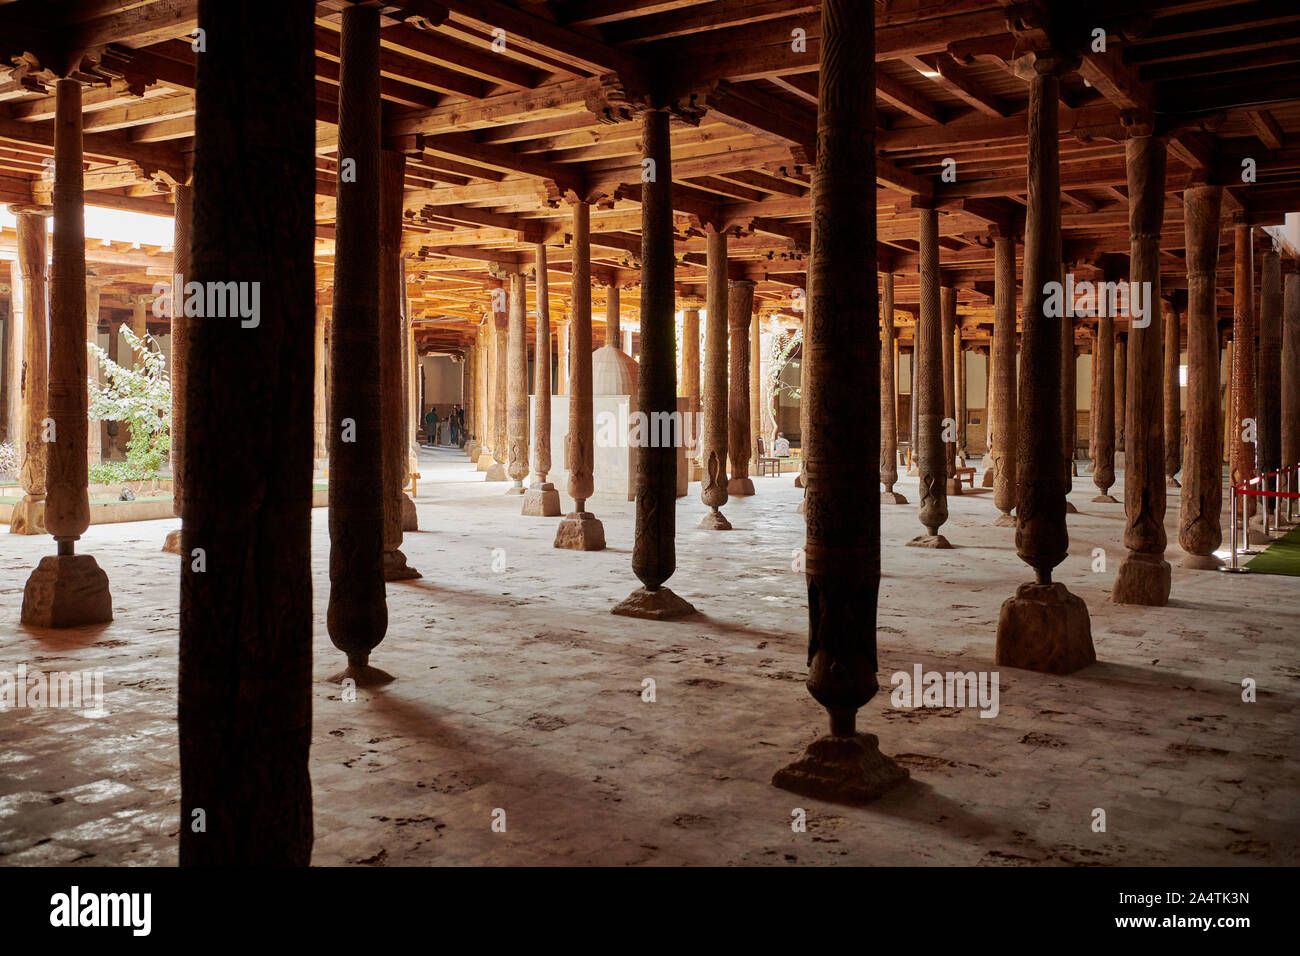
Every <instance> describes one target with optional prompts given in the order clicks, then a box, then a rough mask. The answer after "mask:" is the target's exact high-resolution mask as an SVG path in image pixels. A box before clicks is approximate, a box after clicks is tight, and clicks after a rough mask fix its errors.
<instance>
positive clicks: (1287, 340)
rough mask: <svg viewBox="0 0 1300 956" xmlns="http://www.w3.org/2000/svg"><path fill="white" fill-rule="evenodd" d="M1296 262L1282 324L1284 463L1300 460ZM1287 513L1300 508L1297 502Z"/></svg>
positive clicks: (1296, 487)
mask: <svg viewBox="0 0 1300 956" xmlns="http://www.w3.org/2000/svg"><path fill="white" fill-rule="evenodd" d="M1296 268H1297V264H1296V263H1295V262H1294V261H1290V262H1288V263H1287V273H1286V292H1285V295H1284V301H1283V327H1282V410H1281V414H1280V416H1279V419H1280V421H1281V425H1282V466H1283V467H1284V468H1286V467H1290V466H1291V465H1294V464H1296V463H1300V274H1297V272H1296ZM1288 490H1289V491H1292V492H1300V481H1298V480H1297V478H1296V475H1295V473H1294V472H1293V473H1292V477H1291V486H1290V488H1289V489H1288ZM1285 510H1286V513H1288V514H1290V513H1294V512H1296V511H1300V508H1298V507H1297V503H1296V502H1295V501H1292V502H1290V507H1289V508H1287V509H1285Z"/></svg>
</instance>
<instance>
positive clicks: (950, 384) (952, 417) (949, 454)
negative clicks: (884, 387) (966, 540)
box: [939, 286, 961, 496]
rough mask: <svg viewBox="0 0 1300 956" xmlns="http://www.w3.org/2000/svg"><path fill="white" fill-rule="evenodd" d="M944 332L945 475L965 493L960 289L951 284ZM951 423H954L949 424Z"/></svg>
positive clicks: (956, 491)
mask: <svg viewBox="0 0 1300 956" xmlns="http://www.w3.org/2000/svg"><path fill="white" fill-rule="evenodd" d="M939 305H940V310H941V311H940V315H941V323H940V333H939V336H940V337H939V351H940V353H941V354H940V363H941V371H940V374H942V375H943V421H944V425H943V428H942V429H941V431H942V433H943V434H942V435H941V438H942V441H943V457H944V475H945V476H946V490H947V492H948V494H949V496H954V495H960V494H961V482H960V481H957V381H956V377H957V363H956V362H954V361H953V356H954V353H953V344H952V343H953V336H954V335H955V333H956V328H957V290H956V289H953V288H951V287H949V286H942V287H941V288H940V289H939ZM949 423H951V424H949Z"/></svg>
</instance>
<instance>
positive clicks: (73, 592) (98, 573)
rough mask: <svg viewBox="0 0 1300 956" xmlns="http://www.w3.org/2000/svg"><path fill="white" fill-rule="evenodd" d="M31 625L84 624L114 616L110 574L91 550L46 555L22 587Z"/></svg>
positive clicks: (25, 620)
mask: <svg viewBox="0 0 1300 956" xmlns="http://www.w3.org/2000/svg"><path fill="white" fill-rule="evenodd" d="M21 620H22V622H23V623H24V624H26V625H28V626H29V627H81V626H83V625H86V624H107V623H108V622H109V621H111V620H113V598H112V595H111V594H109V590H108V575H107V574H105V573H104V571H103V569H102V568H101V567H100V566H99V565H98V564H97V563H96V562H95V559H94V558H93V557H92V556H91V555H89V554H61V555H46V556H45V557H43V558H41V562H40V564H38V565H37V566H36V570H35V571H33V572H32V576H31V577H29V578H28V579H27V586H26V587H24V588H23V609H22V616H21Z"/></svg>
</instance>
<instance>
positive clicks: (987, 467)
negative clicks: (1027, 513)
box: [975, 334, 993, 488]
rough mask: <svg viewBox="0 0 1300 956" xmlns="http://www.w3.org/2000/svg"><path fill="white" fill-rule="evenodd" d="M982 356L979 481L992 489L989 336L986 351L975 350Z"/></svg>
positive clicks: (990, 341) (991, 370)
mask: <svg viewBox="0 0 1300 956" xmlns="http://www.w3.org/2000/svg"><path fill="white" fill-rule="evenodd" d="M975 351H976V352H977V353H979V354H981V355H983V356H984V451H983V453H982V458H981V460H982V462H983V464H984V477H983V478H981V479H980V486H981V487H983V488H992V487H993V336H992V335H991V334H990V336H989V347H988V350H987V351H984V350H982V349H976V350H975Z"/></svg>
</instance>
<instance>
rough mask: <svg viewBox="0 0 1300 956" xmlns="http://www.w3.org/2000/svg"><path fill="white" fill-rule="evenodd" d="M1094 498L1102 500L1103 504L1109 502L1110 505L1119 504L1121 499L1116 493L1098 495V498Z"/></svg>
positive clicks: (1098, 500) (1094, 499)
mask: <svg viewBox="0 0 1300 956" xmlns="http://www.w3.org/2000/svg"><path fill="white" fill-rule="evenodd" d="M1092 500H1093V501H1097V502H1101V503H1103V504H1108V505H1117V504H1119V500H1118V499H1117V498H1116V497H1115V496H1114V495H1098V496H1097V497H1096V498H1093V499H1092Z"/></svg>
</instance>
